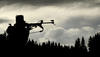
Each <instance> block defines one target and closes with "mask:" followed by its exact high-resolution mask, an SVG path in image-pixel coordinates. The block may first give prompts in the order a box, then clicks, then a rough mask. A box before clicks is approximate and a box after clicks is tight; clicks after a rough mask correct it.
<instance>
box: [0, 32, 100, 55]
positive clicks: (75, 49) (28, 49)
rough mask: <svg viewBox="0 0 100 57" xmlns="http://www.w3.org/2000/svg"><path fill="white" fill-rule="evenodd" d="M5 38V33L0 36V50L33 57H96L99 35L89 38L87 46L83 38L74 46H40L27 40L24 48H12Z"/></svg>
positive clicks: (78, 39)
mask: <svg viewBox="0 0 100 57" xmlns="http://www.w3.org/2000/svg"><path fill="white" fill-rule="evenodd" d="M6 38H7V37H6V34H5V33H4V34H0V50H7V51H8V50H13V51H19V52H24V53H31V54H34V55H36V54H41V53H43V54H47V55H56V56H59V55H62V56H73V55H74V56H98V55H99V51H100V44H99V43H100V33H97V34H95V36H93V37H92V36H90V38H89V40H88V44H85V40H84V37H82V39H80V38H77V39H76V40H75V44H74V46H70V45H69V46H66V45H64V46H62V45H61V44H60V43H56V42H50V41H48V42H43V43H42V44H40V43H37V41H34V40H32V41H30V40H29V41H28V42H27V43H26V44H25V45H24V46H23V45H22V46H18V45H14V44H13V45H14V46H13V45H10V44H9V41H8V40H7V39H6ZM86 45H87V46H86ZM5 47H6V48H5ZM35 53H36V54H35Z"/></svg>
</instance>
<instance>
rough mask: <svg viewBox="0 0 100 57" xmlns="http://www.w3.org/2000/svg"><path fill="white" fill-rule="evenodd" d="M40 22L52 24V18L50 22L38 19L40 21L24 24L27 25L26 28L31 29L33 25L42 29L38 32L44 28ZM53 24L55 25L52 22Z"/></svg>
mask: <svg viewBox="0 0 100 57" xmlns="http://www.w3.org/2000/svg"><path fill="white" fill-rule="evenodd" d="M42 24H54V20H51V22H43V20H40V21H39V22H37V23H27V25H26V26H27V27H28V28H31V29H32V27H35V28H37V27H40V28H41V29H42V30H41V31H39V32H43V31H44V28H43V26H42ZM54 25H55V24H54Z"/></svg>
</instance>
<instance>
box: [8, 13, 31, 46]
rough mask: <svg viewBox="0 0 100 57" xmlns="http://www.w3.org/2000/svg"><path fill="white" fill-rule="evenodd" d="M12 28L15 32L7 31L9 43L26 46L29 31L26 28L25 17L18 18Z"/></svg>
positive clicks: (18, 16)
mask: <svg viewBox="0 0 100 57" xmlns="http://www.w3.org/2000/svg"><path fill="white" fill-rule="evenodd" d="M12 27H13V29H12V30H13V31H12V30H9V29H7V30H8V31H7V33H8V37H9V41H10V42H11V43H13V45H25V44H26V43H27V40H28V36H29V30H28V29H27V28H26V23H25V21H24V17H23V15H17V16H16V23H15V24H14V26H12ZM8 28H9V27H8ZM11 31H12V32H11ZM9 32H10V34H9Z"/></svg>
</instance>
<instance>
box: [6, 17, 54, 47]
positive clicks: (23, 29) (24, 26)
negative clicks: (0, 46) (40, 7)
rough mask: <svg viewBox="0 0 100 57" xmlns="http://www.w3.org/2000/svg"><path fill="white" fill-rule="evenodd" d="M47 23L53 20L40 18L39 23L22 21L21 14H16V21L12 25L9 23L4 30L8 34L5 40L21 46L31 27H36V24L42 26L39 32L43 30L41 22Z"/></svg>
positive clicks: (26, 38) (25, 41)
mask: <svg viewBox="0 0 100 57" xmlns="http://www.w3.org/2000/svg"><path fill="white" fill-rule="evenodd" d="M48 23H52V24H54V20H51V22H43V20H41V21H40V22H39V23H26V22H25V21H24V16H23V15H17V16H16V23H15V24H14V26H12V25H11V24H9V26H8V28H7V30H6V31H7V34H8V36H7V40H8V42H9V43H10V44H11V45H15V46H18V45H20V46H23V45H25V44H26V43H27V40H28V37H29V32H30V30H31V29H32V27H35V28H36V27H37V26H39V27H40V28H42V30H41V31H39V32H42V31H43V30H44V28H43V26H42V24H48Z"/></svg>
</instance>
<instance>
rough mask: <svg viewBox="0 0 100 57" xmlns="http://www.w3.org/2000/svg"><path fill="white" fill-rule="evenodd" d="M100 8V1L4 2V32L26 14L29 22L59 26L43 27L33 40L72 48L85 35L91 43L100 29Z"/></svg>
mask: <svg viewBox="0 0 100 57" xmlns="http://www.w3.org/2000/svg"><path fill="white" fill-rule="evenodd" d="M99 6H100V0H0V33H3V32H4V31H5V30H6V28H7V27H8V24H9V23H11V24H12V25H13V24H14V23H15V16H16V15H24V19H25V21H26V22H28V23H32V22H38V21H39V20H44V21H50V20H52V19H53V20H55V24H56V26H54V25H52V24H48V25H43V26H44V28H45V30H44V31H43V32H42V33H33V34H30V37H29V39H34V40H36V41H38V42H44V41H48V40H50V41H55V42H60V43H61V44H67V45H70V44H74V43H75V40H76V39H77V38H78V37H79V38H82V36H84V37H85V40H86V43H87V42H88V38H89V36H93V35H95V33H97V32H99V30H100V22H99V21H100V7H99ZM35 30H37V29H35ZM35 30H32V31H31V32H34V31H35Z"/></svg>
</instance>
